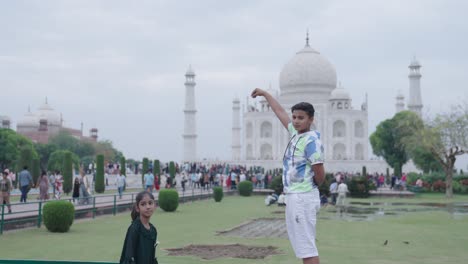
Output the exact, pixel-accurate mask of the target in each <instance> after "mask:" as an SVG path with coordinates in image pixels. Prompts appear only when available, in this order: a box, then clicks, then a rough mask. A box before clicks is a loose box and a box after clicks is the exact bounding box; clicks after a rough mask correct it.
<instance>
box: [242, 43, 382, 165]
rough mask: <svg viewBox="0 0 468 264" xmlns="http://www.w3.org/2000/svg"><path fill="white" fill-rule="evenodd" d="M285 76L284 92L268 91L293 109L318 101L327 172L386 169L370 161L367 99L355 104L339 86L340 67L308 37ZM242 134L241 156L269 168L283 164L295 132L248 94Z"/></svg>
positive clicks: (282, 81) (318, 125)
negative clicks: (338, 71)
mask: <svg viewBox="0 0 468 264" xmlns="http://www.w3.org/2000/svg"><path fill="white" fill-rule="evenodd" d="M279 79H280V80H279V86H280V91H279V92H278V91H275V90H272V89H271V88H270V89H268V90H269V92H270V93H271V94H272V95H274V96H275V97H276V98H277V100H278V101H279V102H280V104H281V105H282V106H283V107H284V108H285V109H286V110H287V112H288V113H290V112H291V111H290V109H291V107H292V106H293V105H294V104H296V103H299V102H309V103H312V105H313V106H314V108H315V121H314V124H313V127H312V128H313V129H316V130H318V131H319V132H320V133H321V135H322V141H323V144H324V148H325V158H326V160H327V161H328V166H327V171H330V172H331V171H343V170H347V168H348V169H349V171H356V170H359V171H360V168H362V166H363V165H368V166H370V167H372V168H373V169H375V170H384V169H385V168H386V164H385V162H383V161H375V160H374V161H370V160H369V150H368V142H369V135H368V113H367V98H366V99H365V100H363V101H364V102H363V103H362V104H361V105H360V107H359V109H355V108H353V105H352V99H351V97H350V96H349V93H348V92H347V91H346V90H345V88H344V87H343V86H342V85H341V84H338V85H337V76H336V70H335V67H334V66H333V65H332V64H331V63H330V62H329V61H328V60H327V59H326V58H325V57H324V56H322V55H321V54H320V53H319V52H317V51H316V50H314V49H312V48H311V47H310V46H309V43H308V41H307V42H306V45H305V47H304V48H303V49H301V50H300V51H299V52H297V53H296V55H294V56H293V58H292V59H291V60H290V61H289V62H288V63H286V65H285V66H284V67H283V69H282V71H281V73H280V78H279ZM363 98H364V95H363ZM240 135H241V137H242V138H241V140H240V141H241V155H240V157H239V160H240V161H243V162H245V163H253V164H258V165H261V164H263V165H266V167H280V166H281V162H280V161H281V160H282V158H283V154H284V149H285V147H286V145H287V143H288V140H289V137H288V135H287V131H286V130H285V129H284V127H283V126H282V125H281V123H280V122H279V121H278V120H277V118H276V116H275V114H274V113H273V111H272V110H271V108H270V106H269V105H268V103H267V102H266V101H265V100H264V99H263V98H262V99H260V100H251V99H247V102H246V107H245V109H243V113H242V131H241V133H240ZM233 151H234V149H233ZM234 156H237V155H233V157H234ZM366 163H368V164H366ZM275 164H276V165H275Z"/></svg>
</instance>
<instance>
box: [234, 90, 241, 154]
mask: <svg viewBox="0 0 468 264" xmlns="http://www.w3.org/2000/svg"><path fill="white" fill-rule="evenodd" d="M240 109H241V108H240V100H239V98H237V97H236V98H234V100H233V101H232V160H240V155H241V134H240V132H241V127H240Z"/></svg>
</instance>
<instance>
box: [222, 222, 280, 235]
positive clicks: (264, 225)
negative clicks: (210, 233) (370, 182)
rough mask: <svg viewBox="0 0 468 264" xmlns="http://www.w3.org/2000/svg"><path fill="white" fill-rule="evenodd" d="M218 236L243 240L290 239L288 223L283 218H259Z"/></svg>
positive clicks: (224, 231)
mask: <svg viewBox="0 0 468 264" xmlns="http://www.w3.org/2000/svg"><path fill="white" fill-rule="evenodd" d="M218 234H219V235H223V236H235V237H243V238H257V237H272V238H277V237H279V238H288V234H287V231H286V221H285V220H284V219H283V218H258V219H254V220H250V221H248V222H245V223H242V224H241V225H239V226H236V227H234V228H231V229H229V230H223V231H218Z"/></svg>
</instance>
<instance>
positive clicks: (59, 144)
mask: <svg viewBox="0 0 468 264" xmlns="http://www.w3.org/2000/svg"><path fill="white" fill-rule="evenodd" d="M49 144H51V145H54V146H55V147H56V148H57V149H62V150H69V151H71V152H73V153H76V150H77V149H78V146H79V144H80V140H79V139H77V138H75V137H74V136H72V135H71V134H70V133H69V132H67V131H63V130H62V131H60V132H59V133H58V134H57V135H55V136H53V137H51V138H50V139H49Z"/></svg>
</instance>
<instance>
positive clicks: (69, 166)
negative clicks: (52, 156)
mask: <svg viewBox="0 0 468 264" xmlns="http://www.w3.org/2000/svg"><path fill="white" fill-rule="evenodd" d="M72 155H73V153H71V152H70V151H65V155H64V157H63V192H64V193H66V194H69V193H70V192H71V191H72V188H73V163H72Z"/></svg>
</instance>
